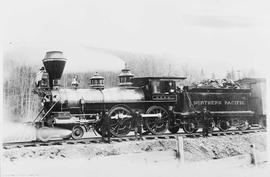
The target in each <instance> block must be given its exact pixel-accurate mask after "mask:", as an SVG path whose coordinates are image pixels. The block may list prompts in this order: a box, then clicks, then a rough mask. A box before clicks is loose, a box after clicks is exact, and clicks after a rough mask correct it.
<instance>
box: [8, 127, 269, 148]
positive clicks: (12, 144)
mask: <svg viewBox="0 0 270 177" xmlns="http://www.w3.org/2000/svg"><path fill="white" fill-rule="evenodd" d="M258 132H266V129H251V130H244V131H240V130H229V131H226V132H221V131H213V132H211V134H209V136H227V135H242V134H249V133H258ZM177 136H182V137H183V138H198V137H202V133H201V132H197V133H193V134H187V133H176V134H171V133H165V134H161V135H144V136H143V137H142V140H144V141H145V140H159V139H176V138H177ZM111 141H112V142H127V141H136V138H135V136H134V135H129V136H124V137H112V138H111ZM92 143H102V141H101V137H90V138H82V139H80V140H73V139H69V140H62V139H58V140H50V141H47V142H41V141H28V142H9V143H3V148H4V149H12V148H24V147H41V146H53V145H72V144H92Z"/></svg>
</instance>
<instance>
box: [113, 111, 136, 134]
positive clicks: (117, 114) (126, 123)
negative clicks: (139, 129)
mask: <svg viewBox="0 0 270 177" xmlns="http://www.w3.org/2000/svg"><path fill="white" fill-rule="evenodd" d="M127 116H131V111H130V109H128V108H126V107H124V106H116V107H113V108H112V109H111V110H110V112H109V117H110V119H111V128H110V132H111V134H112V135H113V136H117V137H119V136H125V135H127V134H128V133H129V132H130V130H131V120H132V119H131V118H130V117H127Z"/></svg>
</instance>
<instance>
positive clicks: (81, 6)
mask: <svg viewBox="0 0 270 177" xmlns="http://www.w3.org/2000/svg"><path fill="white" fill-rule="evenodd" d="M4 5H5V6H4V8H3V14H4V15H5V21H4V52H9V53H13V54H14V55H21V56H25V57H22V58H23V59H26V58H27V60H29V61H31V62H32V61H33V60H35V62H37V61H40V60H41V59H42V57H44V55H45V52H46V51H47V50H63V51H64V52H65V55H66V56H67V57H68V58H69V59H71V60H73V61H75V60H76V61H81V60H82V59H83V60H85V58H89V59H88V60H87V62H86V63H91V62H95V63H96V64H95V65H94V67H96V68H98V67H102V65H104V63H107V62H108V61H111V62H110V63H109V64H107V65H109V66H114V68H115V67H117V66H118V67H117V68H119V65H122V64H123V63H122V62H121V60H118V59H117V58H116V57H112V56H109V55H106V56H105V55H99V54H98V56H97V55H93V57H91V56H92V54H78V53H79V52H82V53H84V52H83V51H82V48H83V47H85V46H90V47H96V48H107V49H116V50H123V51H131V52H138V53H147V54H157V55H166V56H174V58H175V60H177V59H178V60H177V62H179V63H182V62H184V60H188V62H190V63H191V64H194V65H196V66H197V67H201V68H205V69H206V70H207V72H208V73H212V72H216V73H217V74H219V73H224V72H225V71H226V70H227V69H229V68H231V67H234V69H235V70H244V69H249V68H254V69H256V70H257V71H259V72H260V75H261V76H263V74H264V73H265V72H267V69H268V66H267V65H266V62H267V60H268V59H269V58H270V3H269V0H265V1H263V0H261V1H260V0H203V1H202V0H175V1H169V0H164V1H160V0H153V1H147V0H141V1H139V0H134V1H128V0H122V1H119V0H118V1H115V0H114V1H113V0H108V1H102V0H97V1H91V0H72V1H71V0H46V1H39V0H23V1H22V0H21V1H19V0H18V1H12V0H9V1H6V2H5V4H4ZM77 54H78V55H77ZM76 56H78V57H77V58H76ZM83 56H85V57H83ZM88 56H89V57H88ZM15 57H17V56H15ZM180 59H181V60H180ZM112 61H114V62H112ZM74 67H79V66H74ZM121 67H122V66H121Z"/></svg>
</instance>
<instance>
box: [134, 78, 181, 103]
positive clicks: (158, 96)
mask: <svg viewBox="0 0 270 177" xmlns="http://www.w3.org/2000/svg"><path fill="white" fill-rule="evenodd" d="M183 79H186V78H185V77H136V78H134V79H133V85H134V86H136V87H141V88H142V89H143V91H144V93H145V98H146V100H153V101H161V100H162V101H176V100H177V94H176V93H177V92H176V80H183Z"/></svg>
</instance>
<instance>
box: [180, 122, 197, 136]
mask: <svg viewBox="0 0 270 177" xmlns="http://www.w3.org/2000/svg"><path fill="white" fill-rule="evenodd" d="M183 130H184V132H185V133H188V134H192V133H195V132H196V131H197V130H198V128H197V126H196V123H195V122H187V123H185V124H184V125H183Z"/></svg>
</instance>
